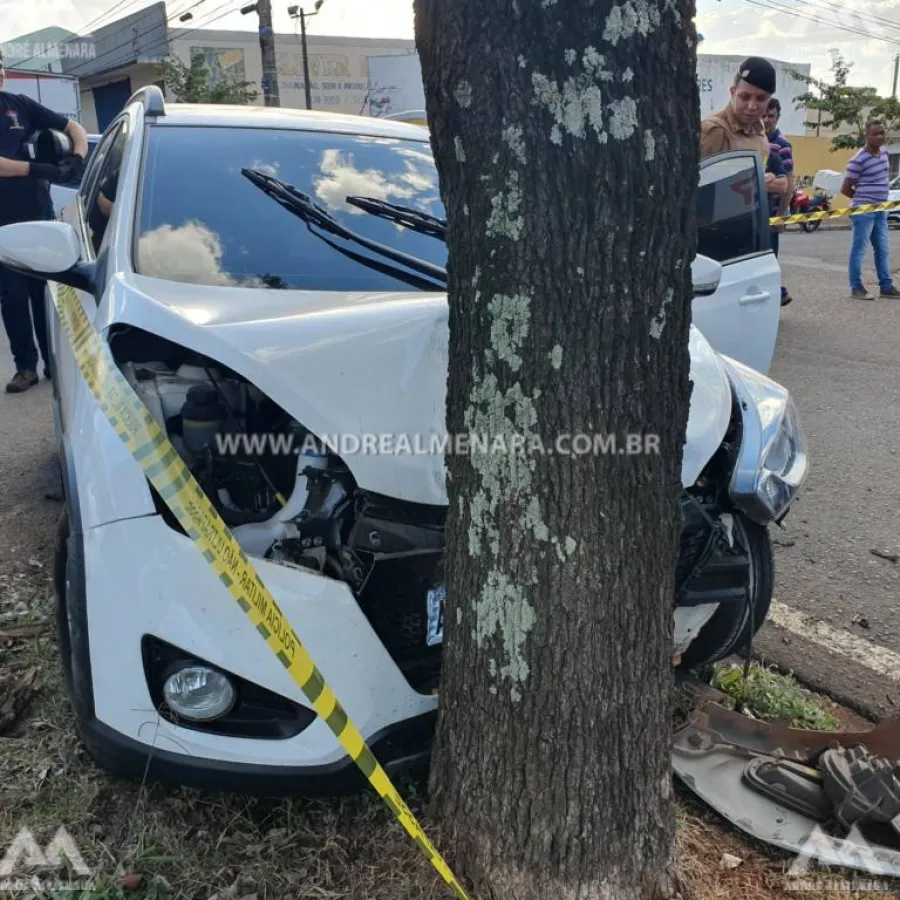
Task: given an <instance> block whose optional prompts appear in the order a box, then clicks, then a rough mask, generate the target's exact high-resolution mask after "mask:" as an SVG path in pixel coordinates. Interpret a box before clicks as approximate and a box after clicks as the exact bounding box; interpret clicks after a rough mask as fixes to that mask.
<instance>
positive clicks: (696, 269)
mask: <svg viewBox="0 0 900 900" xmlns="http://www.w3.org/2000/svg"><path fill="white" fill-rule="evenodd" d="M691 278H692V279H693V282H694V296H695V297H708V296H709V295H710V294H714V293H715V292H716V290H717V289H718V287H719V282H720V281H721V280H722V264H721V263H718V262H716V261H715V260H714V259H710V258H709V257H708V256H700V255H699V254H698V255H697V256H696V258H695V259H694V261H693V262H692V263H691Z"/></svg>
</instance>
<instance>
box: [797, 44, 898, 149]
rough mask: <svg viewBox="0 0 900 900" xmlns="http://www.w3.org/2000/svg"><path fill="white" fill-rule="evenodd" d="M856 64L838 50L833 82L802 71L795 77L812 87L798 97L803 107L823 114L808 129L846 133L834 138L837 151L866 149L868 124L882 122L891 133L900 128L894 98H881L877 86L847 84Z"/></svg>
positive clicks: (834, 56)
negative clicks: (872, 121)
mask: <svg viewBox="0 0 900 900" xmlns="http://www.w3.org/2000/svg"><path fill="white" fill-rule="evenodd" d="M852 68H853V63H852V62H847V61H846V60H845V59H844V57H843V55H842V54H841V53H840V52H839V51H838V50H835V49H832V51H831V74H832V78H831V81H826V80H823V79H819V78H812V77H810V76H809V75H804V74H802V73H801V72H796V71H795V72H793V75H794V76H795V77H796V78H797V79H799V80H800V81H803V82H804V83H805V84H806V85H807V86H808V87H809V88H810V90H808V91H807V92H805V93H803V94H800V95H798V96H797V97H795V98H794V101H795V103H796V104H797V105H798V107H799V106H802V105H805V106H806V108H807V110H812V111H814V112H818V113H820V114H821V117H817V118H816V119H814V120H812V121H809V122H806V126H807V128H818V127H819V126H821V127H823V128H830V129H834V130H842V131H843V133H842V134H837V135H835V136H834V137H833V138H832V139H831V146H832V149H834V150H846V149H851V148H857V147H862V146H864V145H865V143H866V122H868V121H869V120H870V119H881V120H882V121H884V123H885V125H886V126H887V129H888V131H891V130H892V129H895V128H897V127H900V103H898V102H897V101H896V100H894V99H892V98H890V97H880V96H879V95H878V91H877V90H876V89H875V88H873V87H854V86H852V85H850V84H848V83H847V79H848V76H849V75H850V70H851V69H852Z"/></svg>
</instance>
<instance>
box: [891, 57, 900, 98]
mask: <svg viewBox="0 0 900 900" xmlns="http://www.w3.org/2000/svg"><path fill="white" fill-rule="evenodd" d="M898 67H900V53H898V54H897V55H896V56H895V57H894V89H893V90H892V91H891V97H893V98H894V100H896V99H897V69H898Z"/></svg>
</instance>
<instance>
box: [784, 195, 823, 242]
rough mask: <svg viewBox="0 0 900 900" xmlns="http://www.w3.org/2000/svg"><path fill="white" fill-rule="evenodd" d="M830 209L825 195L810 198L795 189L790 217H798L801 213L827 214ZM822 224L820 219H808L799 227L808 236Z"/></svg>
mask: <svg viewBox="0 0 900 900" xmlns="http://www.w3.org/2000/svg"><path fill="white" fill-rule="evenodd" d="M830 209H831V203H830V201H829V200H828V196H827V195H826V194H817V195H816V196H814V197H810V196H809V194H807V193H806V191H804V190H801V189H800V188H797V190H795V191H794V194H793V196H792V197H791V215H792V216H795V215H799V214H801V213H813V212H827V211H829V210H830ZM821 224H822V220H821V219H810V220H809V221H806V222H801V223H800V227H801V228H802V229H803V230H804V231H805V232H806V233H807V234H810V233H812V232H813V231H815V230H816V229H817V228H818V227H819V226H820V225H821Z"/></svg>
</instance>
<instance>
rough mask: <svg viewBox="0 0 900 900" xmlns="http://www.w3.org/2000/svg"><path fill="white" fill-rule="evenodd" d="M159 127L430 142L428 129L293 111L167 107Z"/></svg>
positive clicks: (369, 118)
mask: <svg viewBox="0 0 900 900" xmlns="http://www.w3.org/2000/svg"><path fill="white" fill-rule="evenodd" d="M149 121H151V122H152V123H153V124H154V125H157V126H166V127H170V126H179V125H205V126H222V127H226V128H276V129H278V128H280V129H285V130H288V129H289V130H300V131H340V132H345V133H348V134H362V135H367V136H371V137H385V138H398V139H401V140H404V139H405V140H413V141H427V140H428V139H429V133H428V129H427V128H424V127H422V126H421V125H412V124H409V123H407V122H399V121H396V120H388V119H380V118H377V117H375V116H354V115H347V114H342V113H332V112H323V111H320V110H308V109H292V108H289V107H287V108H286V107H272V106H243V105H234V106H231V105H227V104H210V103H166V112H165V115H164V116H160V117H158V118H152V119H151V120H149Z"/></svg>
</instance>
